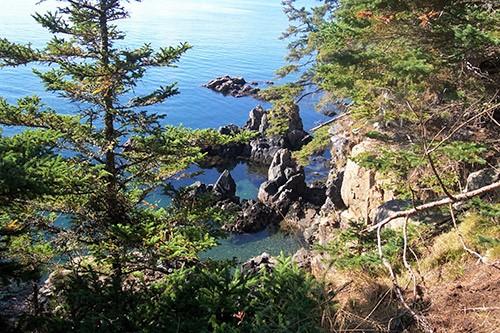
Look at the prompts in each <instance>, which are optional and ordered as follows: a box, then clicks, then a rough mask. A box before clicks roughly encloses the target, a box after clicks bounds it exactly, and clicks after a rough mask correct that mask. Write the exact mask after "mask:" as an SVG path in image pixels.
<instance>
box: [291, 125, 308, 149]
mask: <svg viewBox="0 0 500 333" xmlns="http://www.w3.org/2000/svg"><path fill="white" fill-rule="evenodd" d="M311 140H312V136H310V135H309V134H308V133H307V132H306V131H304V130H299V129H294V130H291V131H289V132H288V133H286V142H287V147H288V148H290V149H292V150H297V149H300V148H301V147H302V146H303V145H305V144H307V143H309V142H310V141H311Z"/></svg>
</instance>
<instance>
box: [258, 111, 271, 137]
mask: <svg viewBox="0 0 500 333" xmlns="http://www.w3.org/2000/svg"><path fill="white" fill-rule="evenodd" d="M268 128H269V116H268V114H267V112H265V113H264V114H263V115H262V119H261V121H260V126H259V133H260V134H262V135H265V134H266V130H267V129H268Z"/></svg>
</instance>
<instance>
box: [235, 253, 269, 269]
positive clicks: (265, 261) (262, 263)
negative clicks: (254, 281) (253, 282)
mask: <svg viewBox="0 0 500 333" xmlns="http://www.w3.org/2000/svg"><path fill="white" fill-rule="evenodd" d="M276 264H277V260H276V259H275V258H274V257H272V256H271V255H269V254H268V253H266V252H264V253H262V254H261V255H260V256H257V257H254V258H252V259H250V260H248V261H247V262H245V263H244V264H243V265H242V266H241V269H242V271H243V272H246V273H250V274H255V273H257V272H259V271H260V270H261V269H262V268H263V267H264V268H265V269H266V270H268V271H271V270H272V269H273V268H274V266H276Z"/></svg>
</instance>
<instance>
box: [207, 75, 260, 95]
mask: <svg viewBox="0 0 500 333" xmlns="http://www.w3.org/2000/svg"><path fill="white" fill-rule="evenodd" d="M203 86H204V87H206V88H209V89H211V90H213V91H216V92H219V93H221V94H224V95H231V96H234V97H244V96H257V94H258V93H259V91H260V89H259V88H255V87H252V86H251V85H250V84H247V82H246V81H245V79H244V78H242V77H231V76H229V75H225V76H221V77H218V78H215V79H213V80H211V81H209V82H208V83H206V84H204V85H203Z"/></svg>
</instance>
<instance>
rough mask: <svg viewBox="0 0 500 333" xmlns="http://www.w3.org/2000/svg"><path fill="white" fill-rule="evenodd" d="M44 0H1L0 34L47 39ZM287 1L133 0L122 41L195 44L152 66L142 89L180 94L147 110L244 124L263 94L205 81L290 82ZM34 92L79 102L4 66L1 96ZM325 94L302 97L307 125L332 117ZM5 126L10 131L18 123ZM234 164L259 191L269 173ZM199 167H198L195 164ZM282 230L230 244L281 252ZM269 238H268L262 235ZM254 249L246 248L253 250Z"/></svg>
mask: <svg viewBox="0 0 500 333" xmlns="http://www.w3.org/2000/svg"><path fill="white" fill-rule="evenodd" d="M37 2H38V0H17V1H15V2H14V3H13V2H10V1H6V0H0V38H7V39H9V40H11V41H15V42H23V43H31V44H32V45H33V46H34V47H43V45H44V43H45V42H46V41H47V40H48V39H49V38H50V34H49V33H48V32H46V31H45V30H44V29H43V28H42V27H40V26H39V25H37V24H36V22H35V21H34V19H33V18H32V17H31V14H33V13H35V12H45V11H46V10H50V9H54V8H55V6H57V5H58V2H57V1H55V0H48V1H45V2H43V3H42V4H40V5H35V4H36V3H37ZM280 3H281V1H280V0H182V1H179V0H144V1H143V2H141V3H138V2H131V3H129V4H127V5H126V6H127V7H128V8H129V9H130V19H128V20H124V21H122V22H120V23H119V26H120V28H121V29H122V30H124V31H125V32H126V34H127V38H126V39H125V41H123V43H122V45H121V46H124V47H129V48H133V47H137V46H140V45H142V44H143V43H151V45H152V46H153V47H155V48H157V47H162V46H169V45H175V44H178V43H180V42H185V41H186V42H189V43H190V44H191V45H192V46H193V48H192V49H191V50H189V51H188V52H187V53H186V55H185V56H184V57H183V58H182V60H181V61H180V62H179V63H178V66H177V67H176V68H163V69H154V70H150V71H148V72H147V74H146V76H145V78H144V80H143V81H142V82H141V83H140V84H139V85H138V86H137V88H136V91H135V92H136V93H137V94H143V93H146V92H149V91H151V90H152V89H155V88H156V87H158V86H159V85H165V84H169V83H172V82H177V83H178V87H179V89H180V94H179V95H177V96H174V97H172V98H170V99H169V100H167V102H166V103H164V104H162V105H157V106H154V107H150V108H148V109H147V111H151V112H157V113H159V114H164V115H166V119H165V120H164V122H165V124H174V125H179V124H182V125H184V126H187V127H192V128H207V127H213V128H217V127H220V126H222V125H225V124H230V123H233V124H237V125H243V124H244V123H245V121H246V120H247V117H248V113H249V111H250V110H251V109H252V108H254V107H255V106H256V105H258V104H259V103H261V102H259V101H257V100H255V99H253V98H251V97H244V98H234V97H230V96H223V95H221V94H218V93H215V92H212V91H210V90H208V89H206V88H203V87H202V84H204V83H206V82H207V81H209V80H211V79H213V78H215V77H217V76H220V75H225V74H229V75H234V76H243V77H244V78H245V79H247V81H258V82H261V83H263V82H265V81H267V80H273V81H276V82H277V83H280V82H282V81H279V80H277V79H276V78H275V75H274V73H275V70H276V69H278V68H279V67H280V66H282V65H283V64H284V57H285V54H286V41H282V40H279V37H280V35H281V33H282V31H284V30H285V29H286V27H287V24H288V22H287V19H286V17H285V15H284V14H283V13H282V9H281V4H280ZM302 3H303V4H304V5H313V4H314V3H315V1H314V0H303V1H302ZM27 95H39V96H41V97H42V100H43V101H44V103H45V104H47V105H48V106H50V107H52V108H54V109H55V110H57V111H58V112H61V113H64V114H74V113H75V112H77V111H78V109H79V108H78V105H76V104H72V103H69V102H67V101H65V100H63V99H61V98H59V97H58V96H57V95H55V94H52V93H47V92H45V91H44V89H43V86H42V84H41V83H40V82H39V80H38V79H37V77H35V76H34V75H33V74H32V69H31V67H24V66H21V67H17V68H3V69H0V96H2V97H4V98H7V100H8V101H10V102H14V101H15V100H16V99H17V98H20V97H23V96H27ZM317 98H318V96H314V95H312V96H309V97H308V98H305V99H303V101H302V102H301V104H300V107H301V115H302V118H303V122H304V126H305V129H306V130H307V129H309V128H312V127H313V126H314V125H316V124H318V123H320V122H322V121H324V120H326V119H327V117H326V116H324V115H322V114H320V113H319V112H316V110H315V108H314V102H315V101H316V100H317ZM3 130H4V133H5V134H14V133H15V131H18V129H14V130H13V129H3ZM229 169H230V170H231V172H232V175H233V177H234V178H235V180H236V182H237V188H238V195H240V196H241V197H242V198H247V199H251V198H255V197H256V194H257V190H258V187H259V185H260V183H262V182H263V181H264V180H265V173H263V172H262V171H261V170H260V171H259V170H255V169H254V168H252V167H251V166H249V165H247V164H244V163H234V164H233V165H232V166H230V168H229ZM197 170H198V169H197V168H196V167H193V168H192V169H191V170H190V171H197ZM222 171H223V170H220V169H215V168H214V169H207V170H204V174H202V175H200V176H198V177H196V179H194V180H193V179H189V180H186V179H184V180H179V181H178V182H177V183H178V184H179V185H189V184H190V183H192V182H193V181H195V180H202V181H204V182H205V183H213V182H214V181H215V180H216V179H217V177H218V176H219V174H220V173H221V172H222ZM158 200H161V198H160V199H158ZM276 237H279V239H276V242H275V241H273V237H269V235H267V234H262V235H260V236H259V235H257V236H255V237H253V238H252V237H247V241H240V240H238V239H232V240H230V241H229V242H226V243H225V244H226V245H227V246H229V245H228V244H232V246H233V247H245V246H247V247H248V246H249V244H250V245H256V242H257V243H259V244H263V243H264V244H263V245H262V246H260V247H259V246H250V247H251V248H252V251H250V252H252V253H256V254H258V252H262V251H265V250H267V248H268V247H269V248H272V249H271V250H269V251H270V252H273V253H274V254H276V251H277V250H278V249H283V247H280V246H277V245H276V244H279V243H280V242H281V241H282V236H276ZM264 239H266V240H267V241H266V242H267V243H266V242H262V240H264ZM287 242H288V241H284V243H287ZM226 245H225V246H226ZM230 247H231V246H229V248H230ZM224 248H228V247H224ZM285 248H290V246H288V245H287V246H285ZM248 253H249V252H248V251H246V250H245V257H246V256H247V255H248Z"/></svg>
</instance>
